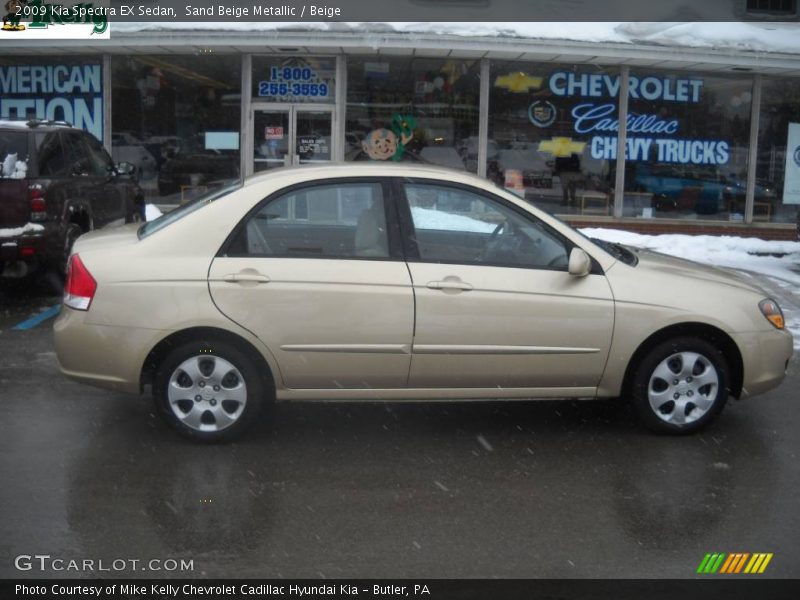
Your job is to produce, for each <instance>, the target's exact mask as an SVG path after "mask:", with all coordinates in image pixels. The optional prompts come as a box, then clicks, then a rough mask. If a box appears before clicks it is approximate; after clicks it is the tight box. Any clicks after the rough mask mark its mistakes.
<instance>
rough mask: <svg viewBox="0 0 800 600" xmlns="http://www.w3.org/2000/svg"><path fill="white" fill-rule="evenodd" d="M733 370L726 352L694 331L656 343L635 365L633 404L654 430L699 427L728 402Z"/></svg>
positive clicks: (662, 431)
mask: <svg viewBox="0 0 800 600" xmlns="http://www.w3.org/2000/svg"><path fill="white" fill-rule="evenodd" d="M728 373H729V372H728V364H727V361H726V360H725V356H724V355H723V354H722V352H721V351H720V350H719V349H718V348H716V347H715V346H714V345H712V344H710V343H709V342H707V341H705V340H702V339H699V338H692V337H685V338H675V339H672V340H668V341H666V342H663V343H661V344H659V345H658V346H656V347H655V348H653V349H652V350H651V351H650V352H649V353H648V354H647V355H646V356H645V358H644V360H642V362H641V364H640V365H639V366H638V368H637V369H636V372H635V374H634V377H633V382H632V386H631V397H632V400H633V404H634V407H635V408H636V411H637V412H638V413H639V417H640V418H641V419H642V421H643V422H644V423H645V425H647V426H648V427H649V428H650V429H652V430H654V431H658V432H661V433H672V434H681V433H690V432H693V431H697V430H698V429H701V428H702V427H704V426H705V425H707V424H708V423H709V422H711V421H712V420H713V419H714V418H715V417H716V416H717V415H718V414H719V413H720V412H721V411H722V409H723V407H724V406H725V402H726V401H727V399H728V381H729V375H728Z"/></svg>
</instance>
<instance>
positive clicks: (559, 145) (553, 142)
mask: <svg viewBox="0 0 800 600" xmlns="http://www.w3.org/2000/svg"><path fill="white" fill-rule="evenodd" d="M585 147H586V142H575V141H573V140H572V138H568V137H554V138H552V139H549V140H545V141H543V142H539V152H547V153H548V154H552V155H553V156H555V157H558V158H563V157H566V156H570V155H571V154H581V153H582V152H583V149H584V148H585Z"/></svg>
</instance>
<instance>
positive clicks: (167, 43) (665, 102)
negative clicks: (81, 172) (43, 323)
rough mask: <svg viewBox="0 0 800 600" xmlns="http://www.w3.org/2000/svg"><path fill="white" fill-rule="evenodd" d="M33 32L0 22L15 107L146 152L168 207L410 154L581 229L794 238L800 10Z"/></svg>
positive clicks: (9, 114)
mask: <svg viewBox="0 0 800 600" xmlns="http://www.w3.org/2000/svg"><path fill="white" fill-rule="evenodd" d="M245 25H246V27H244V26H245ZM24 33H25V32H21V34H17V33H9V32H0V35H2V38H0V39H2V41H3V48H4V52H3V55H2V57H1V58H0V88H2V95H1V96H0V117H1V118H44V119H55V120H66V121H69V122H71V123H73V124H75V125H76V126H79V127H82V128H84V129H86V130H88V131H90V132H91V133H93V134H94V135H96V136H97V137H98V138H99V139H101V140H102V141H103V143H104V144H105V145H106V147H107V148H108V149H109V151H110V152H111V154H112V156H113V157H114V159H115V160H116V161H118V162H123V161H124V162H129V163H132V164H134V165H135V166H136V168H137V174H138V178H139V182H140V185H141V186H142V188H143V190H144V191H145V194H146V196H147V200H148V202H151V203H155V204H162V205H174V204H178V203H180V202H185V201H188V200H189V199H191V198H193V197H196V196H197V195H200V194H202V193H204V192H205V191H206V190H208V189H209V188H213V187H214V186H216V185H219V184H221V183H222V182H225V181H228V180H230V179H236V178H239V177H241V176H248V175H251V174H253V173H258V172H263V171H267V170H269V169H272V168H276V167H283V166H301V165H304V164H311V163H322V162H327V161H374V160H388V161H396V162H403V161H411V162H421V163H433V164H437V165H441V166H444V167H448V168H455V169H463V170H466V171H470V172H473V173H476V174H477V175H479V176H480V177H486V178H489V179H491V180H493V181H496V182H497V183H498V184H499V185H502V186H505V187H508V188H510V189H512V190H513V191H514V192H515V193H518V194H519V195H520V196H523V197H524V198H526V199H527V200H529V201H531V202H532V203H534V204H535V205H537V206H539V207H541V208H543V209H544V210H546V211H548V212H550V213H553V214H556V215H559V216H561V217H562V218H564V219H565V220H567V221H570V222H572V223H574V224H577V225H581V226H585V225H596V226H614V227H618V228H630V229H635V230H638V231H650V232H659V231H682V232H689V233H720V234H722V233H724V234H735V235H753V236H758V237H764V238H773V239H794V236H795V227H796V225H795V223H796V220H797V214H798V205H800V26H798V24H797V23H786V24H780V23H771V24H763V23H762V24H759V23H720V24H713V23H684V24H667V23H662V24H637V23H549V24H548V23H519V24H516V25H515V24H507V23H504V24H492V23H482V24H467V23H402V24H400V23H359V24H347V23H338V24H319V23H317V24H314V23H306V24H302V23H294V24H291V25H290V24H284V25H280V24H276V23H246V24H236V23H218V24H215V23H172V24H168V25H167V24H165V25H163V26H158V25H155V26H154V25H153V24H149V25H146V26H145V25H137V24H135V23H112V27H111V34H110V37H109V38H108V39H96V40H94V39H92V38H91V36H89V37H88V38H87V39H73V40H63V39H36V40H33V39H25V36H24V35H22V34H24ZM14 36H17V37H14ZM623 150H624V151H623ZM0 153H2V148H0ZM0 159H2V157H0Z"/></svg>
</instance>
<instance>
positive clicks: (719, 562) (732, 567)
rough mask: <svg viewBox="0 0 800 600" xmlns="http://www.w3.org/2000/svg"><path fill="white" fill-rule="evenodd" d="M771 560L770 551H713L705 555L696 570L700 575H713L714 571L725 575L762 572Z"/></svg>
mask: <svg viewBox="0 0 800 600" xmlns="http://www.w3.org/2000/svg"><path fill="white" fill-rule="evenodd" d="M771 560H772V552H756V553H754V554H750V553H749V552H734V553H732V554H725V553H724V552H715V553H713V554H706V555H705V557H704V558H703V560H702V562H701V563H700V566H699V567H697V572H698V573H700V574H701V575H713V574H714V573H720V574H726V575H731V574H736V573H750V574H756V573H763V572H764V570H765V569H766V568H767V565H768V564H769V561H771Z"/></svg>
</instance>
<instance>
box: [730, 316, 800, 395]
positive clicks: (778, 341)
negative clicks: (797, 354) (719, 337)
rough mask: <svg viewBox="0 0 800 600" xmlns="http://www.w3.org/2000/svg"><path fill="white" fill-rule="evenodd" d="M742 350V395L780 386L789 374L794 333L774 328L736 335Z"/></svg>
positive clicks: (735, 337)
mask: <svg viewBox="0 0 800 600" xmlns="http://www.w3.org/2000/svg"><path fill="white" fill-rule="evenodd" d="M734 340H735V341H736V343H737V345H738V346H739V350H740V351H741V353H742V362H743V363H744V377H743V382H742V394H741V398H747V397H750V396H755V395H757V394H763V393H764V392H766V391H769V390H771V389H773V388H776V387H778V386H779V385H780V384H781V382H782V381H783V379H784V377H785V376H786V369H787V367H788V365H789V360H791V358H792V354H793V352H794V343H793V340H792V334H791V333H789V332H788V331H786V330H778V329H773V330H771V331H761V332H755V333H743V334H737V335H735V336H734Z"/></svg>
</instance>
